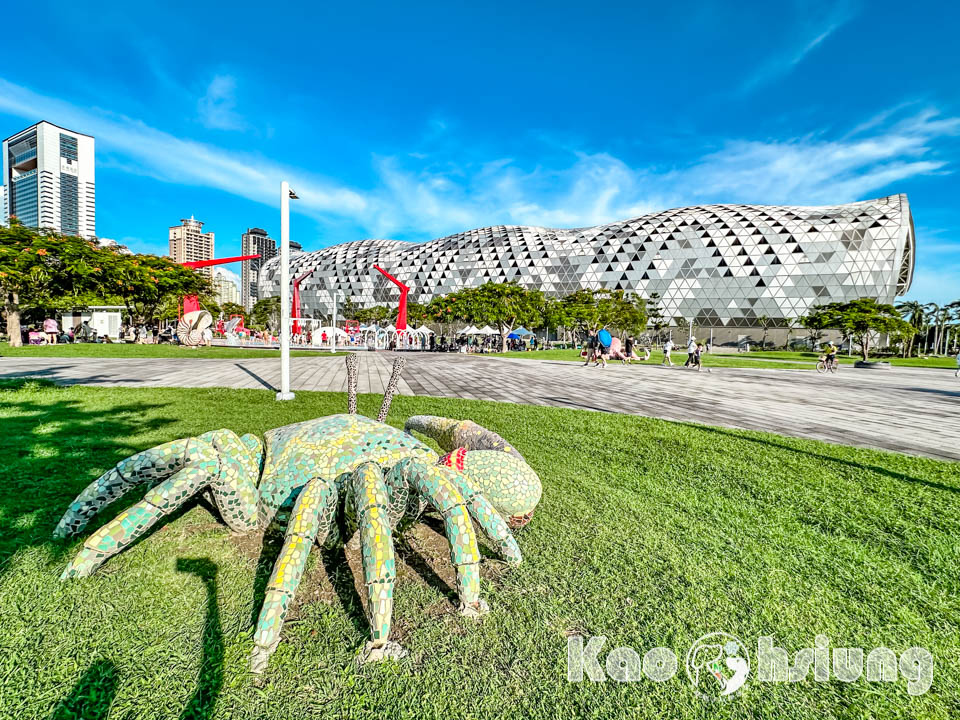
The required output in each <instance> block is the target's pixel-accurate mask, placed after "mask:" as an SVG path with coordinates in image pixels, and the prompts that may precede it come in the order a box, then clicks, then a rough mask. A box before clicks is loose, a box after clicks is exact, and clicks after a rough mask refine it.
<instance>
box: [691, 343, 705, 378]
mask: <svg viewBox="0 0 960 720" xmlns="http://www.w3.org/2000/svg"><path fill="white" fill-rule="evenodd" d="M693 364H694V366H696V368H697V372H701V371H702V370H703V343H697V346H696V348H694V350H693Z"/></svg>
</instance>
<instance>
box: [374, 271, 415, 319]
mask: <svg viewBox="0 0 960 720" xmlns="http://www.w3.org/2000/svg"><path fill="white" fill-rule="evenodd" d="M373 268H374V270H378V271H380V274H381V275H383V276H384V277H385V278H387V280H389V281H390V282H392V283H393V284H394V285H396V286H397V287H398V288H400V307H399V309H398V310H397V330H406V329H407V293H408V292H410V288H409V287H408V286H406V285H404V284H403V283H402V282H400V281H399V280H397V279H396V278H395V277H394V276H393V275H391V274H390V273H388V272H387V271H386V270H384V269H383V268H382V267H380V266H379V265H374V266H373Z"/></svg>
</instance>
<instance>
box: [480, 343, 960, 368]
mask: <svg viewBox="0 0 960 720" xmlns="http://www.w3.org/2000/svg"><path fill="white" fill-rule="evenodd" d="M637 354H638V355H641V357H642V354H641V353H637ZM494 357H512V358H522V359H524V360H566V361H570V362H583V359H582V358H581V357H580V351H579V350H537V351H532V352H508V353H502V354H497V355H495V356H494ZM819 357H820V353H814V352H787V351H775V350H768V351H753V352H749V353H709V354H706V355H704V356H703V366H704V367H705V368H706V367H737V368H766V369H784V368H792V369H794V370H809V369H812V367H813V365H815V364H816V362H817V360H818V359H819ZM837 358H838V359H839V361H840V363H841V364H845V365H846V364H853V363H854V362H856V361H857V360H859V359H860V356H859V355H854V356H853V357H848V356H847V355H845V354H840V355H838V356H837ZM678 359H679V360H680V364H681V365H682V364H683V362H684V361H685V360H686V359H687V350H686V347H679V348H676V349H675V350H674V351H673V362H674V363H676V362H677V360H678ZM880 359H883V360H889V362H891V363H892V364H893V365H894V366H897V367H920V368H956V367H957V360H956V358H955V357H945V358H944V357H930V358H880ZM662 360H663V353H662V352H660V351H659V350H654V351H653V353H652V354H651V356H650V359H649V360H648V361H647V362H646V364H647V365H650V364H655V365H659V364H660V362H661V361H662ZM617 362H619V361H617ZM634 362H636V361H634Z"/></svg>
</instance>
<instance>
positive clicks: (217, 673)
mask: <svg viewBox="0 0 960 720" xmlns="http://www.w3.org/2000/svg"><path fill="white" fill-rule="evenodd" d="M177 570H178V571H179V572H186V573H193V574H194V575H196V576H197V577H198V578H200V580H201V581H202V582H203V586H204V588H205V589H206V591H207V614H206V618H205V619H204V623H203V638H202V641H201V644H202V647H203V658H202V660H201V663H200V677H199V679H198V681H197V689H196V690H194V693H193V695H192V696H191V698H190V700H189V701H188V702H187V704H186V706H185V707H184V708H183V712H181V713H180V718H181V720H204V719H205V718H209V717H210V716H211V715H212V714H213V708H214V706H215V705H216V704H217V698H219V697H220V690H221V688H222V687H223V658H224V644H223V630H222V628H221V625H220V609H219V607H218V605H217V565H216V563H214V562H212V561H211V560H208V559H207V558H180V559H178V560H177Z"/></svg>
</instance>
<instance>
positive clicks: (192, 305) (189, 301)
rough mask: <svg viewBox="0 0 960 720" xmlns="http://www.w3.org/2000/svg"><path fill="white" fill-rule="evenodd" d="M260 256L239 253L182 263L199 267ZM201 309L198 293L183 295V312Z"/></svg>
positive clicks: (190, 266)
mask: <svg viewBox="0 0 960 720" xmlns="http://www.w3.org/2000/svg"><path fill="white" fill-rule="evenodd" d="M258 257H260V256H259V255H238V256H237V257H228V258H220V259H219V260H190V261H189V262H184V263H180V264H181V265H183V266H184V267H188V268H193V269H194V270H196V269H197V268H202V267H210V266H211V265H226V264H227V263H235V262H242V261H243V260H255V259H256V258H258ZM199 309H200V298H198V297H197V296H196V295H184V297H183V314H184V315H186V314H187V313H188V312H193V311H194V310H199Z"/></svg>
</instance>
